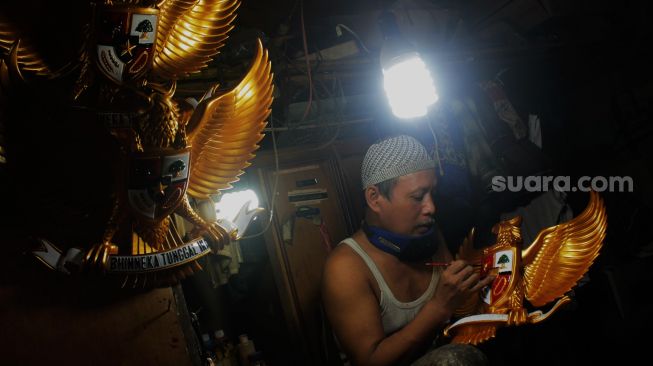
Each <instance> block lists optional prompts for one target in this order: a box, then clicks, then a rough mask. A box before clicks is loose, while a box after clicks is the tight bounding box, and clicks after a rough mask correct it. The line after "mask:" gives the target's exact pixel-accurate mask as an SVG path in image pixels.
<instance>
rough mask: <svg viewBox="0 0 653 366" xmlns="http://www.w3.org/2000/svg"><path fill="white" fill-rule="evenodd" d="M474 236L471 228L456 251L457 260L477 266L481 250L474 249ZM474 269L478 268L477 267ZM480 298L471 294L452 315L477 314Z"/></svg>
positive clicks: (480, 302)
mask: <svg viewBox="0 0 653 366" xmlns="http://www.w3.org/2000/svg"><path fill="white" fill-rule="evenodd" d="M474 235H475V229H474V228H472V229H471V230H470V232H469V234H468V235H467V237H466V238H465V239H464V240H463V243H462V245H461V246H460V248H459V249H458V259H462V260H465V261H467V263H469V264H479V263H481V262H482V260H483V250H482V249H474V245H473V242H474ZM476 268H479V267H478V266H477V267H476ZM481 304H482V301H481V297H480V295H479V294H478V293H475V294H471V295H469V297H468V298H467V299H465V301H463V303H462V304H461V305H460V307H459V308H458V309H456V310H455V312H454V314H455V315H456V316H459V317H460V316H467V315H471V314H477V313H478V312H479V311H480V310H481Z"/></svg>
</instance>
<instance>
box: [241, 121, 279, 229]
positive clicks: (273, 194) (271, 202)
mask: <svg viewBox="0 0 653 366" xmlns="http://www.w3.org/2000/svg"><path fill="white" fill-rule="evenodd" d="M270 127H271V128H272V150H273V151H274V183H272V192H271V194H270V197H268V206H269V207H270V218H269V219H268V222H267V224H266V225H265V227H264V228H263V230H261V231H260V232H258V233H256V234H252V235H247V236H242V237H241V238H240V240H242V239H252V238H256V237H259V236H261V235H263V234H264V233H265V232H266V231H268V229H270V225H271V224H272V218H273V217H274V213H275V210H274V203H275V202H276V196H277V184H278V183H279V151H278V150H277V139H276V137H275V136H274V118H273V117H272V115H270Z"/></svg>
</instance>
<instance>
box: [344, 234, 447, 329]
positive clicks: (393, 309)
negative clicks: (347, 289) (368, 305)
mask: <svg viewBox="0 0 653 366" xmlns="http://www.w3.org/2000/svg"><path fill="white" fill-rule="evenodd" d="M342 243H345V244H347V245H348V246H349V247H351V248H352V249H353V250H354V251H355V252H356V253H358V255H359V256H360V257H361V258H362V259H363V261H364V262H365V264H367V266H368V267H369V269H370V271H372V274H373V275H374V278H375V279H376V282H377V283H378V284H379V289H380V290H381V294H380V296H379V308H380V309H381V321H382V322H383V332H384V333H385V335H389V334H391V333H394V332H396V331H398V330H399V329H401V328H403V327H404V326H406V324H408V323H409V322H410V321H411V320H413V319H414V318H415V316H416V315H417V313H418V312H419V311H420V309H422V307H423V306H424V304H426V302H427V301H428V300H430V299H431V297H432V296H433V293H434V292H435V287H436V286H437V284H438V280H439V279H440V272H439V271H437V270H436V269H435V268H433V275H432V276H431V283H429V287H428V288H427V289H426V291H425V292H424V293H423V294H422V296H420V297H419V298H417V299H416V300H413V301H411V302H401V301H399V300H397V298H395V295H394V294H393V293H392V291H390V288H389V287H388V284H387V283H386V282H385V279H383V275H381V272H380V271H379V269H378V268H377V266H376V264H375V263H374V261H373V260H372V258H370V256H369V255H368V254H367V253H366V252H365V251H364V250H363V248H361V247H360V245H359V244H358V243H357V242H356V240H354V239H352V238H347V239H345V240H343V241H342Z"/></svg>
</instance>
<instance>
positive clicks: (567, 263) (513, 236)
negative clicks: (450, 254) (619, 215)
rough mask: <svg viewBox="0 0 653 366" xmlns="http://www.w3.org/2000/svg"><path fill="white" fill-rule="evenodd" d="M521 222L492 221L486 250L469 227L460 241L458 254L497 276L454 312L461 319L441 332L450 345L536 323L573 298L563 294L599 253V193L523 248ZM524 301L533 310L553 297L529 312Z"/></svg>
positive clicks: (603, 223)
mask: <svg viewBox="0 0 653 366" xmlns="http://www.w3.org/2000/svg"><path fill="white" fill-rule="evenodd" d="M520 224H521V217H520V216H517V217H515V218H513V219H510V220H506V221H502V222H500V223H498V224H496V225H495V226H494V227H493V228H492V232H493V233H494V234H496V236H497V241H496V244H494V245H492V246H490V247H487V248H484V249H479V250H475V249H474V248H473V246H472V240H473V231H472V232H471V233H470V235H469V236H468V237H467V238H466V239H465V241H464V242H463V245H462V246H461V248H460V250H459V253H458V256H459V258H461V259H464V260H466V261H468V262H469V263H474V264H477V265H478V266H477V268H479V271H480V274H481V276H485V275H488V274H492V275H495V276H496V277H495V279H494V281H493V282H492V284H491V285H489V286H487V287H486V288H484V289H483V290H482V291H481V293H480V294H477V295H474V296H472V297H470V298H469V299H468V300H467V301H466V303H465V304H464V305H463V306H462V307H461V308H460V309H458V310H457V311H456V312H455V314H456V316H457V317H461V319H459V320H458V321H456V322H454V323H452V324H450V325H448V326H447V327H446V328H445V330H444V334H445V335H447V336H449V335H450V336H453V339H452V342H453V343H469V344H479V343H481V342H484V341H486V340H488V339H490V338H493V337H495V335H496V330H497V328H498V327H502V326H518V325H522V324H529V323H530V324H534V323H539V322H541V321H543V320H545V319H547V318H548V317H549V316H550V315H551V314H553V313H554V312H555V311H556V310H558V309H559V308H560V307H561V306H562V305H564V304H566V303H568V302H569V301H571V299H570V298H569V296H568V295H566V294H567V293H568V292H569V291H570V290H571V289H572V287H574V286H575V285H576V283H577V282H578V281H579V280H580V279H581V278H582V277H583V276H584V274H585V273H586V272H587V270H588V269H589V267H590V266H591V265H592V263H593V262H594V259H596V257H597V256H598V255H599V250H600V249H601V246H602V244H603V239H604V238H605V231H606V229H607V215H606V212H605V207H604V205H603V201H602V200H601V198H600V197H599V195H598V193H596V192H590V200H589V204H588V205H587V207H586V208H585V210H584V211H583V212H582V213H581V214H580V215H578V216H577V217H575V218H573V219H572V220H570V221H568V222H565V223H563V224H559V225H556V226H553V227H549V228H546V229H544V230H542V231H540V233H539V234H538V236H537V237H536V238H535V240H534V241H533V243H531V245H530V246H528V247H527V248H526V249H524V250H522V238H521V233H520ZM524 299H526V300H528V302H529V303H530V304H531V305H533V306H534V307H536V308H540V307H543V306H545V305H547V304H550V303H553V302H554V301H556V300H557V301H556V302H555V303H553V305H552V306H551V307H550V309H549V310H548V311H547V312H542V311H541V310H535V311H533V312H530V313H529V312H528V311H527V310H526V308H525V307H524Z"/></svg>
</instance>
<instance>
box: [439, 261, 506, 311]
mask: <svg viewBox="0 0 653 366" xmlns="http://www.w3.org/2000/svg"><path fill="white" fill-rule="evenodd" d="M494 277H495V276H494V275H489V276H486V277H485V278H482V279H481V278H480V275H479V273H478V271H477V270H475V269H474V267H472V266H471V265H469V264H467V262H465V261H463V260H455V261H453V262H451V264H450V265H449V266H447V269H446V270H444V271H443V272H442V273H441V274H440V281H439V282H438V287H437V288H436V289H435V294H434V295H433V298H432V299H431V301H432V302H435V303H437V305H438V307H441V308H442V309H444V310H445V311H447V312H448V313H449V314H451V313H453V311H454V310H456V309H457V308H458V307H459V306H460V305H461V304H462V303H463V302H464V300H465V299H467V298H468V297H469V296H473V295H474V294H476V293H478V291H479V290H480V289H482V288H483V287H485V286H487V285H489V284H490V283H491V282H492V280H494Z"/></svg>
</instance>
